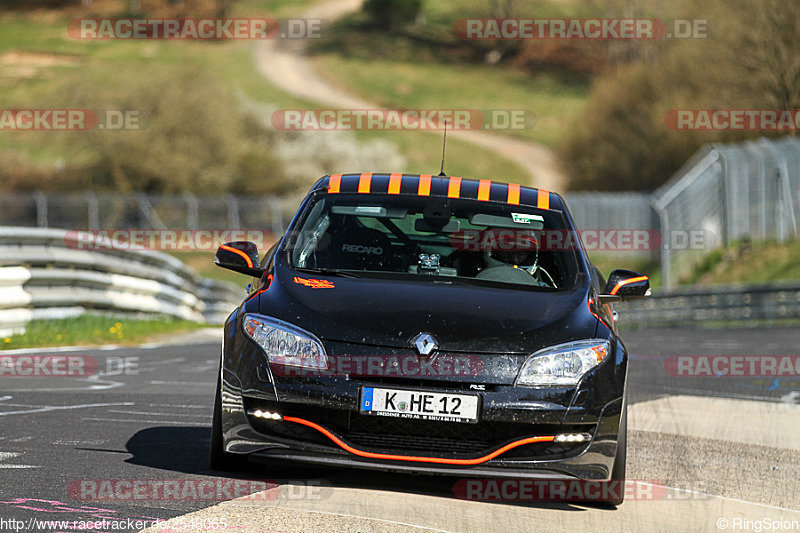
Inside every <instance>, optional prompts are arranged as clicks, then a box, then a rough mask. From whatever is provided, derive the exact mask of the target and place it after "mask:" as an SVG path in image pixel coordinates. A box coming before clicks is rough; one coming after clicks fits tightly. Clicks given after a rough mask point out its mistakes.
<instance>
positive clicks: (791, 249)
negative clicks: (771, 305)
mask: <svg viewBox="0 0 800 533" xmlns="http://www.w3.org/2000/svg"><path fill="white" fill-rule="evenodd" d="M789 280H800V241H787V242H785V243H778V242H763V243H750V242H741V243H737V244H735V245H733V246H731V247H729V248H727V249H725V250H723V249H717V250H713V251H711V253H709V254H708V255H707V256H706V257H705V258H704V259H703V260H702V261H700V262H699V263H698V264H697V265H695V267H694V269H693V270H692V272H691V273H690V274H688V275H685V276H684V277H682V278H681V279H680V284H682V285H690V284H691V285H715V284H722V283H771V282H774V281H789Z"/></svg>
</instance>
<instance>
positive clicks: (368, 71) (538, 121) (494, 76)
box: [316, 53, 587, 146]
mask: <svg viewBox="0 0 800 533" xmlns="http://www.w3.org/2000/svg"><path fill="white" fill-rule="evenodd" d="M316 65H317V68H318V69H319V71H320V72H321V73H322V74H323V75H324V76H325V77H326V78H328V79H329V80H330V81H332V82H333V83H336V84H339V85H343V86H344V87H346V88H347V89H348V90H349V91H350V92H353V93H355V94H357V95H358V96H361V97H363V98H365V99H367V100H369V101H372V102H375V103H376V104H378V105H380V106H382V107H386V108H400V109H474V110H478V111H484V112H486V111H492V110H501V111H503V110H510V111H518V110H519V111H524V112H526V114H525V116H526V120H525V128H522V129H497V130H495V131H496V133H498V134H501V135H506V136H509V137H518V138H522V139H526V140H531V141H537V142H541V143H544V144H546V145H548V146H552V145H554V144H555V143H557V142H558V141H559V140H560V139H561V137H562V135H563V134H564V132H565V130H566V128H567V125H568V124H569V121H570V120H571V119H572V118H573V117H575V116H577V115H578V113H580V112H581V110H582V109H583V106H584V103H585V101H586V95H587V86H586V84H585V83H580V84H576V83H574V82H571V81H570V80H569V79H563V78H561V77H560V76H557V75H555V74H551V73H543V74H540V75H537V76H535V77H531V76H528V75H526V74H524V73H522V72H518V71H513V70H505V69H502V68H499V67H490V66H484V65H445V64H435V63H415V62H410V61H394V60H391V59H387V60H385V61H381V62H375V61H373V60H371V59H364V58H352V57H342V56H339V55H336V54H332V53H331V54H323V55H318V56H317V57H316Z"/></svg>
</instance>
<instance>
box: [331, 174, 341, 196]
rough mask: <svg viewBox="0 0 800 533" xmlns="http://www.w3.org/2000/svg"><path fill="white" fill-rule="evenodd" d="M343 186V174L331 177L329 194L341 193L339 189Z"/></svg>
mask: <svg viewBox="0 0 800 533" xmlns="http://www.w3.org/2000/svg"><path fill="white" fill-rule="evenodd" d="M341 185H342V175H341V174H331V177H330V178H328V192H329V193H332V194H335V193H337V192H339V188H340V187H341Z"/></svg>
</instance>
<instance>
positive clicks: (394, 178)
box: [388, 172, 403, 194]
mask: <svg viewBox="0 0 800 533" xmlns="http://www.w3.org/2000/svg"><path fill="white" fill-rule="evenodd" d="M401 183H403V175H402V174H401V173H399V172H398V173H394V174H390V175H389V191H388V192H389V194H400V184H401Z"/></svg>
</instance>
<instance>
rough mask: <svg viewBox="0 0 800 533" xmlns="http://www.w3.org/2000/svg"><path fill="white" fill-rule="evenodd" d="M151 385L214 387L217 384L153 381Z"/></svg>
mask: <svg viewBox="0 0 800 533" xmlns="http://www.w3.org/2000/svg"><path fill="white" fill-rule="evenodd" d="M150 385H203V386H209V387H213V386H214V385H215V384H214V383H213V382H211V381H209V382H204V381H202V382H201V381H151V382H150Z"/></svg>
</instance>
